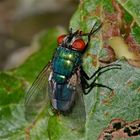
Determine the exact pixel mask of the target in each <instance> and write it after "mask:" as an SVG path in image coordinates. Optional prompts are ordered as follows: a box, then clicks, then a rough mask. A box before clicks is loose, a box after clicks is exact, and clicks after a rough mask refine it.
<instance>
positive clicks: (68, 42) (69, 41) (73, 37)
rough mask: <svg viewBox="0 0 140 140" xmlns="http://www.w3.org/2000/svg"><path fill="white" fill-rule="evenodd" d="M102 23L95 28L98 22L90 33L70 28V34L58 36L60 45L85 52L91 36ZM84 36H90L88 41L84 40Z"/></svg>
mask: <svg viewBox="0 0 140 140" xmlns="http://www.w3.org/2000/svg"><path fill="white" fill-rule="evenodd" d="M101 25H102V24H100V25H99V26H98V27H97V28H95V26H97V23H95V24H94V25H93V27H92V29H91V30H90V32H89V33H83V32H82V31H80V30H77V31H75V32H72V29H70V31H69V33H68V34H63V35H60V36H59V37H58V38H57V43H58V46H61V47H65V48H68V49H71V50H75V51H77V52H81V53H82V52H85V50H86V49H87V47H88V44H89V42H90V37H91V36H92V35H93V34H94V33H95V32H97V31H98V30H99V29H100V28H101ZM83 36H87V37H88V41H87V42H86V41H84V39H83Z"/></svg>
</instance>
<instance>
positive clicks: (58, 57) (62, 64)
mask: <svg viewBox="0 0 140 140" xmlns="http://www.w3.org/2000/svg"><path fill="white" fill-rule="evenodd" d="M81 56H82V54H81V53H80V52H77V51H74V50H70V49H68V48H64V47H59V48H58V49H57V51H56V54H55V55H54V59H53V62H52V64H53V70H54V75H53V79H54V80H55V81H56V82H57V83H63V82H65V80H66V79H68V78H69V76H71V74H72V72H74V69H75V68H76V67H77V66H78V64H80V63H81Z"/></svg>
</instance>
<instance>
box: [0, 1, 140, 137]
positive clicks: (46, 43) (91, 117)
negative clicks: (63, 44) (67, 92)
mask: <svg viewBox="0 0 140 140" xmlns="http://www.w3.org/2000/svg"><path fill="white" fill-rule="evenodd" d="M118 2H119V3H120V4H121V5H122V8H123V9H125V15H124V18H125V19H124V20H126V22H130V21H131V20H132V19H135V21H136V23H137V24H136V26H135V27H134V28H133V29H132V30H133V34H134V38H135V39H136V40H139V33H140V29H139V17H138V15H139V14H138V12H139V10H138V9H139V8H140V5H139V3H138V0H135V1H133V0H126V1H125V2H124V0H123V1H121V0H118ZM104 11H108V12H112V13H114V12H115V11H114V9H113V8H112V5H111V1H110V0H94V1H93V0H84V1H81V2H80V4H79V7H78V9H77V11H76V12H75V14H74V15H73V17H72V19H71V21H70V27H72V28H73V29H74V30H77V29H81V30H83V32H89V31H90V29H91V28H92V26H93V24H94V23H95V22H96V21H98V22H99V21H100V20H102V19H103V18H104V17H102V16H103V15H102V12H104ZM61 32H62V31H61V30H59V29H52V30H49V31H47V32H45V33H44V34H42V35H41V36H40V38H39V44H40V46H41V48H40V50H39V51H38V52H36V53H35V54H33V55H32V56H31V57H30V58H29V59H28V60H27V61H26V62H25V63H24V64H23V65H22V66H20V67H19V68H17V69H15V70H13V71H10V72H1V73H0V97H1V98H0V99H1V100H0V139H1V140H15V139H17V140H23V139H25V137H28V133H27V128H29V127H30V126H32V127H31V129H30V138H31V140H49V139H50V140H66V139H67V140H72V139H75V140H96V139H97V138H98V137H99V135H100V133H101V131H102V130H103V129H104V128H106V127H107V126H108V124H109V122H110V121H111V120H112V119H114V118H121V119H124V120H126V121H134V120H137V119H139V118H140V111H139V108H140V104H139V100H140V87H139V85H140V80H139V79H140V69H139V68H135V67H133V66H131V65H130V64H128V62H126V61H125V60H117V61H116V62H115V63H119V64H121V65H122V69H121V70H110V71H108V72H106V73H104V74H102V75H101V77H100V78H99V79H98V82H99V83H102V84H105V85H107V86H109V87H111V88H113V89H114V92H113V93H112V92H110V91H109V90H107V89H104V88H94V89H93V90H92V91H91V92H90V94H88V95H86V96H84V99H85V106H86V113H87V117H86V125H85V131H82V130H81V131H79V130H78V129H71V127H72V126H73V125H74V123H73V122H74V119H75V118H73V120H72V118H71V119H70V120H69V118H68V117H67V116H63V115H60V116H59V115H57V114H53V113H52V112H51V111H49V112H47V111H46V110H45V111H44V112H43V113H42V114H40V116H38V117H37V119H36V120H35V124H32V123H29V122H27V121H26V120H25V116H24V104H23V102H24V95H25V93H26V91H27V89H28V87H29V86H27V85H28V84H27V83H30V84H31V83H32V82H33V80H34V79H35V78H36V76H37V75H38V74H39V72H40V71H41V70H42V68H43V67H44V66H45V65H46V64H47V63H48V62H49V60H51V58H52V55H53V53H54V51H55V48H56V46H57V44H56V38H57V36H58V35H59V34H60V33H61ZM103 41H104V40H103V39H102V37H101V35H100V32H99V33H97V36H96V38H92V39H91V42H90V48H89V49H88V51H87V52H86V54H88V53H90V54H92V55H96V56H97V58H98V57H99V56H100V53H101V52H102V44H103ZM138 42H139V41H138ZM93 61H94V60H93V57H91V56H89V55H85V56H84V58H83V65H84V68H85V70H86V72H87V73H88V74H89V75H91V74H92V73H93V72H94V71H95V69H97V68H96V67H95V65H93ZM78 117H79V116H77V118H78ZM77 118H76V119H77ZM25 130H26V132H25ZM28 132H29V131H28ZM133 139H135V140H137V139H138V138H137V137H136V138H133Z"/></svg>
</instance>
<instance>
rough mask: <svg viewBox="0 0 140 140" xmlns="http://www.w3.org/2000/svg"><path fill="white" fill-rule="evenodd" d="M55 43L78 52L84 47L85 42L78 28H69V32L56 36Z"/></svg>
mask: <svg viewBox="0 0 140 140" xmlns="http://www.w3.org/2000/svg"><path fill="white" fill-rule="evenodd" d="M57 43H58V45H59V46H62V47H65V48H69V49H71V50H75V51H79V52H82V51H83V50H84V49H85V47H86V43H85V41H84V40H83V38H82V31H79V30H77V31H76V32H72V30H70V32H69V34H63V35H60V36H59V37H58V38H57Z"/></svg>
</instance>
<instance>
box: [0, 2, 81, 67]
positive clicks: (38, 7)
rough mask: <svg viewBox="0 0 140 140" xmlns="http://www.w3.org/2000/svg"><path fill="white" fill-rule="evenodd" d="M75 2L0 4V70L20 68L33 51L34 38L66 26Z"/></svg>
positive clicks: (74, 8)
mask: <svg viewBox="0 0 140 140" xmlns="http://www.w3.org/2000/svg"><path fill="white" fill-rule="evenodd" d="M78 3H79V1H78V0H59V1H58V0H0V70H3V69H11V68H14V67H16V66H18V65H20V64H21V63H22V62H23V60H24V59H26V57H28V56H29V55H30V54H32V53H33V52H34V51H35V50H36V49H34V48H31V49H29V47H28V46H29V45H30V43H31V42H32V39H33V38H34V36H35V35H37V34H38V33H40V32H42V31H43V30H47V29H48V28H51V27H56V26H60V27H66V28H68V26H69V20H70V18H71V16H72V14H73V13H74V11H75V10H76V8H77V5H78Z"/></svg>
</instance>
